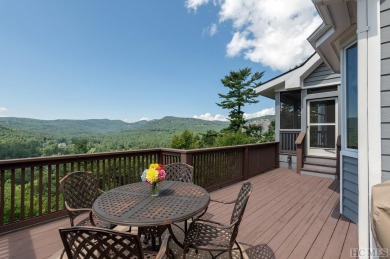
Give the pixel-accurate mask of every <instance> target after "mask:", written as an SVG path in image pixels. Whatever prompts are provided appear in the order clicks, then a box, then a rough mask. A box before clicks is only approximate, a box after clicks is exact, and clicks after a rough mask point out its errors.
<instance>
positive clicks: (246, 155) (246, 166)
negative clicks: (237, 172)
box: [242, 147, 249, 180]
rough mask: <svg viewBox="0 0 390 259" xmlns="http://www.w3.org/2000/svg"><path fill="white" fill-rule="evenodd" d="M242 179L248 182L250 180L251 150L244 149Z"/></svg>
mask: <svg viewBox="0 0 390 259" xmlns="http://www.w3.org/2000/svg"><path fill="white" fill-rule="evenodd" d="M242 159H243V160H242V178H243V180H247V179H248V178H249V172H248V170H249V148H248V147H244V150H243V157H242Z"/></svg>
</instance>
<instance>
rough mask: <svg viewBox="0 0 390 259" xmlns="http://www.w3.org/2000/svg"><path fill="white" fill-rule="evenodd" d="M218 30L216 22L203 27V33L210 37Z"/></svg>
mask: <svg viewBox="0 0 390 259" xmlns="http://www.w3.org/2000/svg"><path fill="white" fill-rule="evenodd" d="M217 32H218V26H217V24H215V23H212V24H211V25H210V26H208V27H206V28H204V29H203V33H202V35H203V36H204V35H208V36H210V37H213V36H214V35H215V34H217Z"/></svg>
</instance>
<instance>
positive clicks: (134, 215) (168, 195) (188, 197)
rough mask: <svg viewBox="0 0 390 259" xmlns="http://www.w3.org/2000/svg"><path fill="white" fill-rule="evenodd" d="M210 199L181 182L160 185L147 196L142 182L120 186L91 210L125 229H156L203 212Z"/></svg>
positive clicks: (146, 187) (147, 185) (147, 192)
mask: <svg viewBox="0 0 390 259" xmlns="http://www.w3.org/2000/svg"><path fill="white" fill-rule="evenodd" d="M209 202H210V195H209V194H208V193H207V191H206V190H205V189H203V188H202V187H200V186H198V185H195V184H192V183H184V182H176V181H164V182H162V183H160V195H159V196H158V197H153V196H151V195H150V185H149V184H147V183H145V182H139V183H134V184H128V185H124V186H121V187H118V188H115V189H112V190H110V191H108V192H105V193H104V194H102V195H101V196H100V197H98V198H97V199H96V201H95V202H94V204H93V207H92V210H93V213H95V215H96V216H98V217H99V218H101V219H103V220H106V221H108V222H111V223H114V224H118V225H126V226H156V225H167V224H171V223H173V222H178V221H183V220H185V219H189V218H191V217H192V216H195V215H196V214H198V213H199V212H202V211H203V210H204V209H206V208H207V206H208V204H209Z"/></svg>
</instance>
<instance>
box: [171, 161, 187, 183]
mask: <svg viewBox="0 0 390 259" xmlns="http://www.w3.org/2000/svg"><path fill="white" fill-rule="evenodd" d="M164 170H165V173H166V174H167V176H166V177H165V180H170V181H180V182H187V183H192V178H193V173H194V168H193V167H192V166H190V165H187V164H184V163H172V164H168V165H165V166H164Z"/></svg>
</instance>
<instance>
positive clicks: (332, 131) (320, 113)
mask: <svg viewBox="0 0 390 259" xmlns="http://www.w3.org/2000/svg"><path fill="white" fill-rule="evenodd" d="M307 107H308V108H307V109H308V116H307V118H308V123H307V154H308V155H315V156H327V157H336V138H337V129H338V127H337V98H327V99H316V100H310V101H308V105H307Z"/></svg>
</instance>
